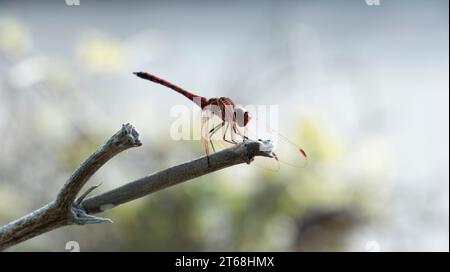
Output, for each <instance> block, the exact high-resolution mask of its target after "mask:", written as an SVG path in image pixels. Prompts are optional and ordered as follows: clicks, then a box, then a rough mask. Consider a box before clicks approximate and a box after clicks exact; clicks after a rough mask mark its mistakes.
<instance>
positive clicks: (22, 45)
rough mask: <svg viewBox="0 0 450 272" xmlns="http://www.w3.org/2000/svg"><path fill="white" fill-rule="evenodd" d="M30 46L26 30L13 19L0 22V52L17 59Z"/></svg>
mask: <svg viewBox="0 0 450 272" xmlns="http://www.w3.org/2000/svg"><path fill="white" fill-rule="evenodd" d="M30 45H31V38H30V35H29V33H28V30H27V28H26V27H25V26H24V25H23V24H22V23H21V22H20V21H18V20H16V19H14V18H5V19H2V20H0V50H1V51H3V52H4V53H5V54H6V55H9V56H12V57H18V56H20V55H22V54H24V53H25V52H26V51H27V50H28V49H29V48H30Z"/></svg>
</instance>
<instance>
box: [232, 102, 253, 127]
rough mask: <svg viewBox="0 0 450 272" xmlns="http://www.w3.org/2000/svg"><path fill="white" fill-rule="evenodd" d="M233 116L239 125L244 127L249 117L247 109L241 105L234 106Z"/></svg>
mask: <svg viewBox="0 0 450 272" xmlns="http://www.w3.org/2000/svg"><path fill="white" fill-rule="evenodd" d="M234 118H235V120H236V123H237V125H238V126H239V127H245V126H246V125H247V123H248V122H249V121H250V119H251V117H250V114H249V113H248V111H247V110H246V109H245V108H243V107H241V106H236V107H235V108H234Z"/></svg>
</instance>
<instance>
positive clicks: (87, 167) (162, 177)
mask: <svg viewBox="0 0 450 272" xmlns="http://www.w3.org/2000/svg"><path fill="white" fill-rule="evenodd" d="M140 145H141V142H140V140H139V134H138V132H137V131H136V130H135V129H134V127H133V126H131V125H130V124H126V125H123V126H122V129H121V130H120V131H118V132H117V133H116V134H114V135H113V136H112V137H111V138H110V139H109V140H108V141H107V142H106V143H105V144H103V145H102V146H100V147H99V148H98V149H97V150H96V151H95V152H94V153H93V154H92V155H90V156H89V157H88V158H87V159H86V160H85V161H84V162H83V163H82V164H81V165H80V166H79V167H78V168H77V169H76V170H75V172H74V173H73V174H72V176H71V177H70V178H69V179H68V180H67V182H66V183H65V184H64V186H63V187H62V189H61V190H60V192H59V194H58V195H57V197H56V199H55V200H54V201H52V202H50V203H49V204H47V205H45V206H43V207H42V208H40V209H38V210H36V211H33V212H31V213H30V214H28V215H25V216H23V217H21V218H19V219H17V220H14V221H12V222H11V223H9V224H7V225H5V226H3V227H1V228H0V251H1V250H4V249H6V248H8V247H10V246H13V245H16V244H18V243H20V242H22V241H25V240H28V239H30V238H33V237H35V236H38V235H40V234H42V233H45V232H48V231H51V230H54V229H56V228H59V227H62V226H66V225H74V224H78V225H84V224H95V223H103V222H112V221H111V220H109V219H107V218H101V217H96V216H93V215H92V214H94V213H98V212H102V211H105V210H106V209H109V208H112V207H114V206H117V205H120V204H123V203H126V202H129V201H132V200H134V199H137V198H140V197H143V196H146V195H148V194H151V193H153V192H155V191H158V190H161V189H164V188H167V187H170V186H173V185H176V184H179V183H181V182H184V181H187V180H190V179H193V178H196V177H199V176H202V175H206V174H208V173H211V172H214V171H217V170H220V169H223V168H226V167H230V166H233V165H236V164H240V163H250V162H251V161H252V160H253V158H254V157H255V156H266V157H271V155H270V151H261V150H263V149H262V148H261V143H260V142H255V141H250V140H248V141H245V142H243V143H240V144H237V145H235V146H233V147H231V148H228V149H225V150H222V151H220V152H217V153H214V154H212V155H210V156H209V160H210V165H208V160H207V157H206V156H205V157H201V158H199V159H196V160H193V161H189V162H186V163H183V164H180V165H177V166H174V167H171V168H168V169H165V170H162V171H159V172H156V173H154V174H151V175H148V176H145V177H143V178H140V179H138V180H135V181H132V182H130V183H127V184H125V185H123V186H121V187H119V188H116V189H113V190H111V191H109V192H106V193H103V194H100V195H97V196H94V197H92V198H88V199H86V200H84V198H85V197H86V196H87V194H88V193H89V192H90V191H92V189H94V188H95V187H96V186H95V187H92V188H90V189H88V190H87V191H86V192H85V193H84V194H82V195H81V196H80V197H79V198H78V199H77V195H78V194H79V193H80V191H81V189H82V188H83V186H84V185H85V184H86V182H87V181H88V180H89V179H90V178H91V177H92V175H94V173H95V172H96V171H97V170H98V169H100V168H101V167H102V166H103V165H104V164H105V163H106V162H107V161H108V160H110V159H111V158H112V157H114V156H115V155H117V154H119V153H120V152H122V151H124V150H126V149H128V148H131V147H137V146H140Z"/></svg>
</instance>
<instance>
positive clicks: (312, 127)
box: [298, 119, 343, 161]
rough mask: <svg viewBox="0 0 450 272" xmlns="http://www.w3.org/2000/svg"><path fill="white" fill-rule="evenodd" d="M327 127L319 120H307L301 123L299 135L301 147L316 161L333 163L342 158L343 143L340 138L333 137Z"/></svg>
mask: <svg viewBox="0 0 450 272" xmlns="http://www.w3.org/2000/svg"><path fill="white" fill-rule="evenodd" d="M327 127H328V126H327V125H326V124H323V122H320V120H317V119H314V120H313V119H306V120H303V121H302V122H301V126H300V128H299V133H298V134H299V135H300V137H301V141H300V143H301V146H302V147H304V148H305V151H306V153H308V155H309V156H310V155H311V154H313V156H314V158H315V160H323V161H333V160H337V159H339V158H340V157H341V156H342V153H343V143H342V141H341V139H340V138H338V137H336V136H335V135H333V134H332V133H331V132H330V131H329V130H328V129H327Z"/></svg>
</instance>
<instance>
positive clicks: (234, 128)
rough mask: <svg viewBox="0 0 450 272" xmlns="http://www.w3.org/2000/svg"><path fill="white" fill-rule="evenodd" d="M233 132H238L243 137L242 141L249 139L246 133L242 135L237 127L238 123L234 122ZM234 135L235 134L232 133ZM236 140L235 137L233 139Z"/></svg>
mask: <svg viewBox="0 0 450 272" xmlns="http://www.w3.org/2000/svg"><path fill="white" fill-rule="evenodd" d="M233 132H234V133H236V134H237V135H239V136H241V137H242V142H244V141H245V140H248V137H247V136H245V135H242V134H241V133H240V132H239V131H238V130H237V128H236V124H233ZM232 135H233V134H232ZM233 141H234V139H233Z"/></svg>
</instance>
